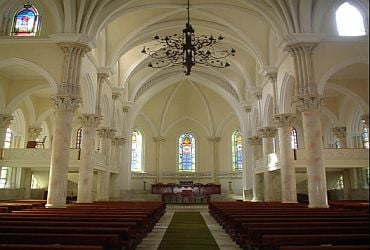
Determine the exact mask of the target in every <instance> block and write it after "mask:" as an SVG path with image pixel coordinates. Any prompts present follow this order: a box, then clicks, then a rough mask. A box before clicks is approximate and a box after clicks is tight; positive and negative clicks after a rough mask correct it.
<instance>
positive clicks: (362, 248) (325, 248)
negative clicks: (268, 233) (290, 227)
mask: <svg viewBox="0 0 370 250" xmlns="http://www.w3.org/2000/svg"><path fill="white" fill-rule="evenodd" d="M279 249H280V250H368V249H369V245H359V246H356V245H348V246H333V245H321V246H281V247H280V248H279Z"/></svg>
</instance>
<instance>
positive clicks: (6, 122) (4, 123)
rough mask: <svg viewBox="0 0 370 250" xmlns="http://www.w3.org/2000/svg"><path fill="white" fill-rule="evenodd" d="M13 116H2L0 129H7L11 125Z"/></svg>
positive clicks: (0, 117)
mask: <svg viewBox="0 0 370 250" xmlns="http://www.w3.org/2000/svg"><path fill="white" fill-rule="evenodd" d="M13 119H14V118H13V116H12V115H8V114H0V128H7V127H9V125H10V122H11V121H12V120H13Z"/></svg>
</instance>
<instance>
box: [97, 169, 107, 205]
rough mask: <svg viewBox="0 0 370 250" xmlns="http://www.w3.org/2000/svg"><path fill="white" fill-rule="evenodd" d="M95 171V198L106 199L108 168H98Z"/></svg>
mask: <svg viewBox="0 0 370 250" xmlns="http://www.w3.org/2000/svg"><path fill="white" fill-rule="evenodd" d="M97 172H98V174H97V188H96V200H97V201H108V200H109V179H110V172H109V170H98V171H97Z"/></svg>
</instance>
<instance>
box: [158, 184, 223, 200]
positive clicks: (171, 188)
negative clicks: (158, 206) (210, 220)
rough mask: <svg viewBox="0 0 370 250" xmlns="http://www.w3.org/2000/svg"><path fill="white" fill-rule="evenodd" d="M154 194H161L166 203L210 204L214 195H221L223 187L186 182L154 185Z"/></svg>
mask: <svg viewBox="0 0 370 250" xmlns="http://www.w3.org/2000/svg"><path fill="white" fill-rule="evenodd" d="M152 194H160V195H161V196H162V201H163V202H165V203H208V202H209V200H210V197H211V195H212V194H221V185H218V184H213V183H208V184H202V183H195V184H193V183H192V182H189V181H186V182H181V181H180V182H179V184H177V183H167V184H164V183H157V184H152Z"/></svg>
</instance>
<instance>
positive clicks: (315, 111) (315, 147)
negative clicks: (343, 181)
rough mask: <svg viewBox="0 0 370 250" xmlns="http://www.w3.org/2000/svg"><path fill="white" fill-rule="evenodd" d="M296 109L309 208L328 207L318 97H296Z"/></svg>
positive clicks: (319, 101)
mask: <svg viewBox="0 0 370 250" xmlns="http://www.w3.org/2000/svg"><path fill="white" fill-rule="evenodd" d="M295 98H296V102H297V108H298V110H299V111H301V112H302V124H303V134H304V142H305V150H306V155H307V179H308V199H309V207H311V208H316V207H323V208H325V207H328V197H327V187H326V172H325V167H324V164H323V158H324V152H323V142H322V130H321V119H320V111H319V107H320V105H321V103H322V101H323V100H322V98H321V97H318V96H310V95H306V96H296V97H295Z"/></svg>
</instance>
